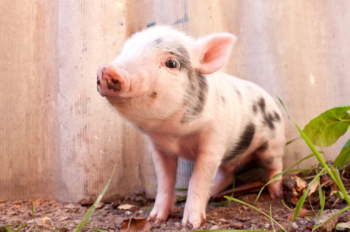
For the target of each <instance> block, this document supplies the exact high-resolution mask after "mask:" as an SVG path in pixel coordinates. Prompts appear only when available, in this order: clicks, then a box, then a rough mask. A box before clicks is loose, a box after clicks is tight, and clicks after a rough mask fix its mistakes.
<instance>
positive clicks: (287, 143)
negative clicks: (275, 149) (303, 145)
mask: <svg viewBox="0 0 350 232" xmlns="http://www.w3.org/2000/svg"><path fill="white" fill-rule="evenodd" d="M299 139H301V138H296V139H292V140H289V141H288V142H286V146H287V145H289V144H291V143H292V142H294V141H297V140H299Z"/></svg>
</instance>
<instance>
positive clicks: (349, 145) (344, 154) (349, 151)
mask: <svg viewBox="0 0 350 232" xmlns="http://www.w3.org/2000/svg"><path fill="white" fill-rule="evenodd" d="M349 160H350V139H349V140H348V141H347V142H346V144H345V145H344V147H343V149H341V151H340V154H339V155H338V156H337V158H336V159H335V160H334V163H333V165H334V166H336V167H338V168H343V167H344V166H345V165H346V164H347V163H348V162H349Z"/></svg>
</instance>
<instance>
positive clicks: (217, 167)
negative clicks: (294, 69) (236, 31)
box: [97, 26, 285, 228]
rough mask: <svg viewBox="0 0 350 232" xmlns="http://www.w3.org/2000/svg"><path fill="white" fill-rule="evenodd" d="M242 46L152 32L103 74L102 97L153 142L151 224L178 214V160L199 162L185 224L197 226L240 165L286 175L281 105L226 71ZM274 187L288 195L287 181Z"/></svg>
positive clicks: (217, 38) (221, 37)
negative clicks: (255, 163)
mask: <svg viewBox="0 0 350 232" xmlns="http://www.w3.org/2000/svg"><path fill="white" fill-rule="evenodd" d="M235 40H236V38H235V36H233V35H232V34H229V33H219V34H213V35H209V36H206V37H203V38H200V39H198V40H194V39H193V38H191V37H190V36H188V35H186V34H185V33H183V32H180V31H178V30H175V29H172V28H170V27H166V26H160V27H153V28H150V29H147V30H144V31H141V32H139V33H136V34H135V35H133V36H132V37H131V38H130V39H129V40H127V41H126V43H125V45H124V48H123V50H122V51H121V54H120V55H119V56H118V57H117V58H116V59H115V60H113V61H112V62H111V63H108V64H104V65H102V66H101V67H100V68H99V69H98V73H97V90H98V92H99V93H100V94H101V95H102V96H105V97H106V98H107V99H108V101H109V102H110V103H111V104H112V105H113V106H114V107H115V108H116V109H117V111H118V112H119V114H120V115H121V116H122V117H123V118H124V119H126V120H127V121H129V122H130V123H131V125H133V126H134V127H135V128H136V129H138V130H139V131H141V132H142V133H144V134H146V135H147V136H148V137H149V138H150V140H151V141H152V143H153V147H154V154H153V161H154V164H155V168H156V173H157V180H158V191H157V197H156V201H155V205H154V208H153V210H152V211H151V213H150V215H149V220H155V221H157V222H161V221H164V220H166V219H167V217H168V215H169V213H170V212H172V211H173V209H174V202H175V195H174V185H175V180H176V169H177V162H178V157H182V158H185V159H187V160H191V161H194V162H195V166H194V170H193V174H192V176H191V180H190V184H189V187H188V196H187V202H186V206H185V210H184V215H183V219H182V224H183V226H186V225H187V224H188V223H191V224H192V226H193V228H198V227H200V225H201V222H202V220H205V217H206V214H205V208H206V205H207V201H208V199H209V197H210V196H212V195H215V194H217V193H219V192H220V191H222V190H223V189H225V188H227V187H228V186H229V185H230V184H231V183H232V179H233V170H234V168H235V167H236V166H237V165H239V164H241V163H244V162H247V161H248V160H250V159H252V158H258V159H260V160H261V161H262V162H263V163H264V164H265V166H266V169H267V173H268V178H269V179H271V178H272V177H273V176H274V175H276V174H278V173H280V172H281V171H282V156H283V153H284V143H285V135H284V123H283V119H282V116H281V113H280V111H279V109H278V107H277V106H276V104H275V102H274V101H273V99H272V98H271V97H270V96H269V95H268V94H267V93H266V92H265V91H264V90H263V89H261V88H260V87H258V86H257V85H255V84H253V83H251V82H248V81H244V80H241V79H238V78H235V77H233V76H230V75H228V74H225V73H222V72H219V70H220V69H221V68H222V67H223V66H224V65H225V63H226V61H227V60H228V58H229V55H230V52H231V48H232V46H233V44H234V42H235ZM268 189H269V192H270V196H271V197H272V198H276V197H279V196H281V192H282V185H281V183H280V182H273V183H271V184H270V185H269V186H268Z"/></svg>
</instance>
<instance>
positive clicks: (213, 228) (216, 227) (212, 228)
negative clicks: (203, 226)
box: [209, 225, 219, 230]
mask: <svg viewBox="0 0 350 232" xmlns="http://www.w3.org/2000/svg"><path fill="white" fill-rule="evenodd" d="M218 228H219V227H218V226H217V225H215V226H212V227H211V228H210V229H209V230H217V229H218Z"/></svg>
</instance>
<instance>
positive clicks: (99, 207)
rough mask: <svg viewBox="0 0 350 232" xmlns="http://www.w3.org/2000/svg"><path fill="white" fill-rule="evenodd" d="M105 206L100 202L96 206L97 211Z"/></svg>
mask: <svg viewBox="0 0 350 232" xmlns="http://www.w3.org/2000/svg"><path fill="white" fill-rule="evenodd" d="M103 206H105V204H104V203H103V202H100V203H98V204H97V205H96V209H101V208H102V207H103Z"/></svg>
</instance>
